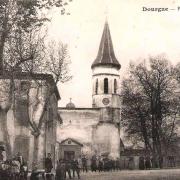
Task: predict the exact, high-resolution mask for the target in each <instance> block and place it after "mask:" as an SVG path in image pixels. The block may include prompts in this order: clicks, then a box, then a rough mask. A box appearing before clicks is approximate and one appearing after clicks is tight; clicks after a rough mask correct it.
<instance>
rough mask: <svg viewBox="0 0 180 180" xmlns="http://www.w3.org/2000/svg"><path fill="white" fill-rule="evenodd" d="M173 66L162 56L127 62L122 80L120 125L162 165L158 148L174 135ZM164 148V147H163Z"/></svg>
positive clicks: (168, 142)
mask: <svg viewBox="0 0 180 180" xmlns="http://www.w3.org/2000/svg"><path fill="white" fill-rule="evenodd" d="M173 71H174V67H172V65H170V63H169V62H168V60H166V58H165V57H163V56H157V57H150V59H149V64H147V63H146V62H143V63H140V64H138V65H135V64H131V66H130V73H129V76H128V77H127V78H125V79H124V80H123V92H122V94H123V110H122V112H123V116H122V117H123V125H124V126H125V127H126V132H127V133H128V135H129V136H135V137H139V139H140V140H141V141H143V142H144V144H145V148H146V150H147V152H149V153H151V154H152V155H153V159H154V162H157V161H158V165H159V167H162V154H163V151H162V147H163V146H165V145H166V146H168V145H170V142H171V141H172V140H173V138H174V137H175V136H176V127H177V126H176V121H177V117H178V114H179V100H178V98H177V97H179V96H180V95H179V94H176V92H177V81H176V79H175V78H174V75H173ZM167 148H168V147H167Z"/></svg>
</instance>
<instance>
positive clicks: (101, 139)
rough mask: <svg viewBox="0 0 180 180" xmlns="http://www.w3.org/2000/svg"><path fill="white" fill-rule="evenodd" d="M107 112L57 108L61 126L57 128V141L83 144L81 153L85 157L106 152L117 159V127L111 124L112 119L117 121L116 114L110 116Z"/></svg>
mask: <svg viewBox="0 0 180 180" xmlns="http://www.w3.org/2000/svg"><path fill="white" fill-rule="evenodd" d="M109 111H110V112H109ZM109 111H108V112H109V113H108V112H107V111H106V109H104V110H102V109H100V108H74V109H66V108H59V115H60V116H61V118H62V121H63V124H62V125H61V126H59V127H58V135H57V140H58V141H59V142H61V141H62V140H64V139H67V138H72V139H75V140H77V141H78V142H80V143H82V144H83V148H82V153H83V154H86V155H87V156H92V155H93V154H97V155H100V154H102V153H107V152H108V153H109V155H110V156H111V157H112V158H118V157H119V153H120V136H119V127H118V125H117V124H116V123H114V122H113V119H117V118H116V117H115V115H117V113H115V114H114V115H112V113H111V112H112V111H111V110H109ZM106 119H107V121H106ZM108 121H109V122H108Z"/></svg>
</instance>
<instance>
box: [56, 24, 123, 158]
mask: <svg viewBox="0 0 180 180" xmlns="http://www.w3.org/2000/svg"><path fill="white" fill-rule="evenodd" d="M120 68H121V65H120V64H119V62H118V60H117V59H116V57H115V53H114V49H113V43H112V39H111V34H110V30H109V25H108V22H105V25H104V30H103V34H102V38H101V42H100V46H99V50H98V55H97V57H96V59H95V60H94V62H93V63H92V66H91V69H92V87H93V88H92V108H77V107H75V105H74V104H73V103H72V102H71V101H70V103H68V104H67V106H66V107H64V108H63V107H60V108H59V109H58V112H59V115H60V117H61V119H62V121H63V124H62V125H61V126H60V127H59V128H58V136H57V140H58V141H59V142H60V143H61V142H63V141H64V140H66V139H74V140H75V141H77V142H79V143H81V144H82V145H83V146H82V154H84V155H86V156H87V157H88V156H89V157H91V156H92V155H98V156H100V155H108V157H109V158H112V159H117V158H119V157H120V107H121V100H120V88H119V84H120ZM64 154H67V152H64ZM61 158H63V153H62V152H61Z"/></svg>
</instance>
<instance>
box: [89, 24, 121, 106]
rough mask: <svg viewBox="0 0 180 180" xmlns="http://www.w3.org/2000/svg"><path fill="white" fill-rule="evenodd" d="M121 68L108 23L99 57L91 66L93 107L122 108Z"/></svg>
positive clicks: (105, 26) (105, 27)
mask: <svg viewBox="0 0 180 180" xmlns="http://www.w3.org/2000/svg"><path fill="white" fill-rule="evenodd" d="M120 68H121V65H120V64H119V62H118V60H117V59H116V57H115V53H114V49H113V44H112V40H111V34H110V30H109V25H108V22H107V21H106V22H105V25H104V30H103V34H102V38H101V42H100V46H99V51H98V55H97V57H96V59H95V61H94V62H93V64H92V66H91V69H92V82H93V88H92V90H93V92H92V106H93V107H98V108H103V107H111V108H119V107H120V97H119V96H120V90H119V85H120V74H119V70H120Z"/></svg>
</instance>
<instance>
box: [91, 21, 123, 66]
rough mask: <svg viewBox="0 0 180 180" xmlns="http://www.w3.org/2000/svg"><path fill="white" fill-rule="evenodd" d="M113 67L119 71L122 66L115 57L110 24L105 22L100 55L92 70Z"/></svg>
mask: <svg viewBox="0 0 180 180" xmlns="http://www.w3.org/2000/svg"><path fill="white" fill-rule="evenodd" d="M102 65H103V66H111V67H116V68H117V69H120V68H121V65H120V64H119V62H118V60H117V59H116V57H115V54H114V49H113V44H112V39H111V34H110V30H109V25H108V22H107V21H106V22H105V25H104V30H103V35H102V38H101V43H100V46H99V51H98V55H97V57H96V59H95V61H94V62H93V64H92V66H91V68H94V67H97V66H102Z"/></svg>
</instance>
